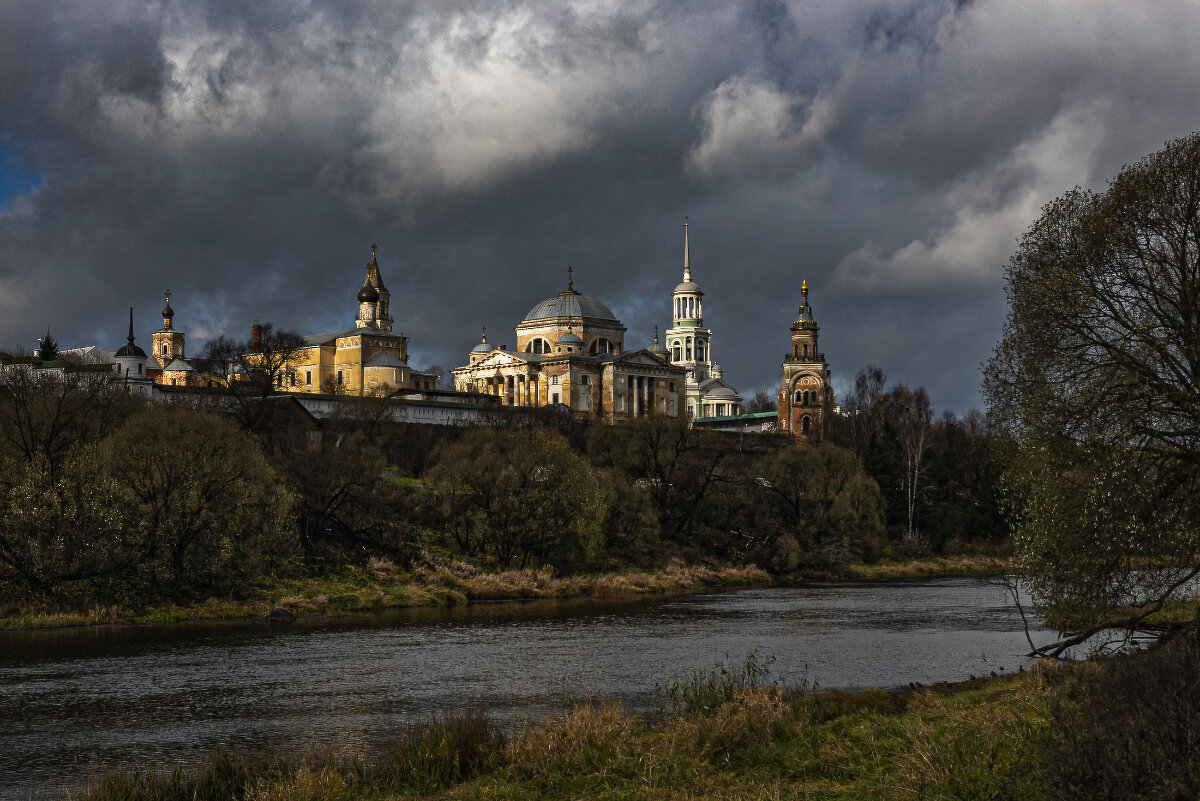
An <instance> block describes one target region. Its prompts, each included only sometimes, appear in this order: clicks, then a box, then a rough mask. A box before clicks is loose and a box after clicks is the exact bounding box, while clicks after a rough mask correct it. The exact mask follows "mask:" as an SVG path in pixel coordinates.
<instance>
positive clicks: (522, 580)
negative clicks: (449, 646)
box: [0, 554, 1012, 630]
mask: <svg viewBox="0 0 1200 801" xmlns="http://www.w3.org/2000/svg"><path fill="white" fill-rule="evenodd" d="M1011 570H1012V564H1011V562H1010V561H1009V560H1008V559H1007V558H1005V557H1004V556H997V555H990V554H987V555H984V554H978V555H957V556H929V557H925V558H921V559H892V560H881V561H878V562H874V563H866V564H856V565H852V566H850V567H849V568H848V569H847V571H846V572H845V573H842V574H801V575H799V576H796V577H794V578H795V579H796V580H800V581H805V580H813V579H847V578H848V579H855V580H900V579H913V578H924V577H929V576H947V575H976V576H983V575H998V574H1002V573H1007V572H1011ZM772 581H773V577H772V576H771V575H770V574H769V573H767V572H766V571H764V570H760V569H759V568H757V567H754V566H750V567H708V566H703V565H688V564H684V563H682V562H679V561H675V562H672V563H670V564H668V565H667V566H666V567H665V568H662V569H660V570H625V571H619V572H610V573H600V574H589V575H574V576H558V575H555V573H554V572H553V571H552V570H549V569H541V570H500V571H488V570H483V569H481V568H479V567H477V566H475V565H471V564H468V563H466V562H461V561H455V560H450V559H446V558H443V557H439V556H436V555H432V554H429V555H427V556H426V558H425V561H424V563H423V564H422V566H421V567H418V568H416V569H413V570H403V569H401V568H399V567H397V566H396V565H394V564H393V563H391V562H389V561H387V560H385V559H372V560H370V561H369V562H368V563H367V564H366V565H365V566H363V567H355V566H349V565H348V566H344V567H340V568H337V569H335V570H329V571H326V572H324V573H321V574H319V575H308V576H301V577H295V578H289V579H273V580H265V581H260V582H258V583H256V584H255V585H254V586H253V587H251V588H249V589H248V591H247V592H246V593H245V594H244V596H243V597H240V598H209V599H206V600H204V601H200V602H196V603H192V604H163V605H152V606H148V607H144V608H140V609H135V608H131V607H127V606H122V605H119V604H114V605H97V606H89V607H87V608H82V609H72V608H68V607H64V606H61V605H57V606H54V605H49V604H39V605H30V604H24V605H21V604H10V605H7V606H3V605H0V630H4V629H10V630H11V629H39V628H67V627H77V626H94V625H105V624H120V623H129V624H143V625H144V624H153V623H180V622H187V621H213V620H262V619H265V618H266V617H267V615H268V614H269V613H270V612H271V610H272V609H275V608H276V607H282V608H283V609H286V610H287V611H288V612H290V613H292V614H294V615H296V616H297V617H311V616H318V615H345V614H355V613H362V612H377V611H381V610H385V609H399V608H404V607H414V606H453V605H457V604H465V603H471V602H473V601H504V600H531V599H538V598H636V597H639V596H651V595H661V594H666V593H672V592H685V591H688V590H699V589H709V588H718V587H742V586H754V585H767V584H771V583H772Z"/></svg>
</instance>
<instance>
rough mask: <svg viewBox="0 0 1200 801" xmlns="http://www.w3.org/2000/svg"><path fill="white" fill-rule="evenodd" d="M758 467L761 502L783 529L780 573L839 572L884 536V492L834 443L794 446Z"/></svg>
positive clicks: (778, 565) (756, 486)
mask: <svg viewBox="0 0 1200 801" xmlns="http://www.w3.org/2000/svg"><path fill="white" fill-rule="evenodd" d="M758 468H759V470H760V471H761V477H760V478H758V479H757V480H755V481H754V482H753V483H752V486H753V487H754V488H755V490H756V494H757V496H758V503H759V505H760V507H766V508H769V509H771V510H772V512H773V513H774V514H775V515H776V516H777V518H778V520H779V521H780V522H781V524H782V525H781V526H780V539H781V541H782V542H783V544H784V546H785V547H783V548H781V549H780V553H779V554H778V555H777V556H776V557H775V559H774V560H773V561H775V562H776V564H775V567H776V568H777V569H785V570H794V569H795V568H796V567H798V566H801V565H803V566H806V567H810V568H816V569H822V570H835V571H836V570H839V569H841V568H842V567H844V566H845V564H846V562H847V561H848V560H849V558H850V557H851V556H853V555H854V552H855V551H859V552H861V551H862V546H863V545H864V544H869V543H872V542H873V541H876V540H878V539H880V538H881V537H882V536H883V533H884V529H883V516H882V506H883V500H882V497H881V496H880V493H879V487H878V485H877V484H876V483H875V482H874V480H872V479H871V477H870V476H868V475H867V474H866V473H865V472H864V471H863V470H862V468H861V467H860V466H859V464H858V461H857V460H856V459H855V458H854V454H853V453H852V452H851V451H848V450H846V449H845V448H840V447H838V446H836V445H833V444H830V443H821V444H820V445H818V446H817V447H811V446H807V445H791V446H789V447H787V448H783V449H781V450H778V451H776V452H775V453H773V454H771V455H769V456H768V457H766V458H765V459H764V460H763V461H762V463H761V464H760V465H759V466H758ZM793 543H794V546H793ZM781 559H782V563H781V562H780V560H781Z"/></svg>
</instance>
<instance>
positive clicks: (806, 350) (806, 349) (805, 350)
mask: <svg viewBox="0 0 1200 801" xmlns="http://www.w3.org/2000/svg"><path fill="white" fill-rule="evenodd" d="M804 355H805V356H807V355H808V345H805V346H804Z"/></svg>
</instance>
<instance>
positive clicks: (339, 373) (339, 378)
mask: <svg viewBox="0 0 1200 801" xmlns="http://www.w3.org/2000/svg"><path fill="white" fill-rule="evenodd" d="M337 382H338V386H339V387H340V386H341V385H342V371H341V370H338V377H337Z"/></svg>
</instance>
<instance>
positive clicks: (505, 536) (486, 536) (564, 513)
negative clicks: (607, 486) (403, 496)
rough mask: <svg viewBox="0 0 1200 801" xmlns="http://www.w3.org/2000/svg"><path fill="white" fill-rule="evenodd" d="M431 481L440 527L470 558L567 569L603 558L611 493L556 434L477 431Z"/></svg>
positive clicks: (443, 459) (442, 460)
mask: <svg viewBox="0 0 1200 801" xmlns="http://www.w3.org/2000/svg"><path fill="white" fill-rule="evenodd" d="M427 479H428V480H427V491H428V493H429V496H428V497H429V498H430V499H431V501H430V504H431V506H432V509H433V511H434V520H435V524H436V525H437V527H438V528H439V529H440V530H442V531H444V532H446V533H447V534H449V535H450V536H451V537H453V539H454V540H455V541H456V542H457V544H458V545H459V547H460V548H462V550H463V551H464V552H466V553H468V554H470V553H473V552H476V551H479V550H486V551H488V552H490V553H491V554H492V556H494V557H495V559H496V561H497V562H498V563H499V564H501V565H504V566H507V565H510V564H512V563H513V562H514V561H517V562H518V563H519V564H520V566H521V567H525V566H527V565H528V564H529V563H530V560H533V561H534V562H535V563H546V564H551V565H554V566H555V567H558V568H560V569H574V568H578V567H581V566H583V565H585V564H587V563H588V562H590V561H592V560H593V559H594V558H596V556H597V555H598V554H599V549H600V546H601V544H602V543H603V530H602V523H603V521H604V519H605V513H606V511H607V509H606V506H605V502H604V501H605V493H604V492H602V490H601V487H600V486H599V482H598V480H597V478H596V474H595V472H594V471H593V470H592V468H591V467H590V466H589V465H588V463H587V462H586V460H584V459H583V457H581V456H579V455H578V454H576V453H575V452H574V451H573V450H572V449H571V447H570V445H569V444H568V443H567V441H566V439H565V438H564V437H563V436H562V435H560V434H558V433H557V432H555V431H552V430H546V429H540V430H534V431H527V430H523V429H511V430H501V431H496V430H494V429H491V428H477V429H472V430H471V431H469V432H467V433H466V434H465V435H464V436H463V437H462V438H460V439H459V441H458V442H456V443H454V444H452V445H449V446H447V447H445V448H444V449H443V450H442V452H441V454H440V455H439V457H438V459H437V462H436V464H435V465H434V466H433V468H432V469H431V470H430V471H429V473H428V474H427Z"/></svg>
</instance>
